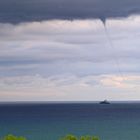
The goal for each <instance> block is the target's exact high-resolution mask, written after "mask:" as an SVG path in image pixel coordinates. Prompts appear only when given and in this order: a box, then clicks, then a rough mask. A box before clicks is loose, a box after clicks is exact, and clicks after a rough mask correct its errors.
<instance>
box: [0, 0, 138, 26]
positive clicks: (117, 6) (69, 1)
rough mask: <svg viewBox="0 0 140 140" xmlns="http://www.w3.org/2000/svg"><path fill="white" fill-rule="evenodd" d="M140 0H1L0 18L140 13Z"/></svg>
mask: <svg viewBox="0 0 140 140" xmlns="http://www.w3.org/2000/svg"><path fill="white" fill-rule="evenodd" d="M139 5H140V1H139V0H39V1H38V0H24V1H21V0H4V1H3V0H1V1H0V22H4V23H19V22H27V21H43V20H50V19H68V20H74V19H88V18H90V19H91V18H94V19H101V20H102V21H105V20H106V19H108V18H118V17H119V18H120V17H127V16H129V15H134V14H139V13H140V6H139Z"/></svg>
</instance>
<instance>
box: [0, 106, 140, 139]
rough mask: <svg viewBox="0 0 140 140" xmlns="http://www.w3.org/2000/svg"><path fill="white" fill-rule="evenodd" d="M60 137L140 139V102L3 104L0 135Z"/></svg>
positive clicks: (38, 137) (36, 137) (33, 137)
mask: <svg viewBox="0 0 140 140" xmlns="http://www.w3.org/2000/svg"><path fill="white" fill-rule="evenodd" d="M7 134H14V135H18V136H20V135H21V136H25V137H26V138H27V139H28V140H59V139H60V138H61V137H63V136H65V135H66V134H74V135H77V136H80V135H96V136H99V137H100V139H101V140H140V103H112V104H108V105H106V104H98V103H30V104H24V103H23V104H22V103H21V104H18V103H17V104H10V103H9V104H0V136H4V135H7Z"/></svg>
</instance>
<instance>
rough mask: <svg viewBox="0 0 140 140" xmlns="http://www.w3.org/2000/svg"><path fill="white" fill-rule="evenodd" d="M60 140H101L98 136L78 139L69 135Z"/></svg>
mask: <svg viewBox="0 0 140 140" xmlns="http://www.w3.org/2000/svg"><path fill="white" fill-rule="evenodd" d="M60 140H100V139H99V138H98V137H96V136H80V137H76V136H74V135H67V136H65V137H64V138H61V139H60Z"/></svg>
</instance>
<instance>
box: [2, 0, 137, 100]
mask: <svg viewBox="0 0 140 140" xmlns="http://www.w3.org/2000/svg"><path fill="white" fill-rule="evenodd" d="M139 5H140V1H139V0H117V1H116V0H24V1H22V0H4V1H3V0H1V1H0V101H100V100H104V99H107V100H114V101H127V100H140V86H139V84H140V55H139V54H140V40H139V37H140V14H139V13H140V7H139Z"/></svg>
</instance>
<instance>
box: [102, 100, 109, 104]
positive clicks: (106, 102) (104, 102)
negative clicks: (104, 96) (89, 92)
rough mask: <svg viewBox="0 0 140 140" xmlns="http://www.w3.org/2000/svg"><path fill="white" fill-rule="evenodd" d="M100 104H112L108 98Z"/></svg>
mask: <svg viewBox="0 0 140 140" xmlns="http://www.w3.org/2000/svg"><path fill="white" fill-rule="evenodd" d="M100 104H110V102H108V101H107V100H104V101H101V102H100Z"/></svg>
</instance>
